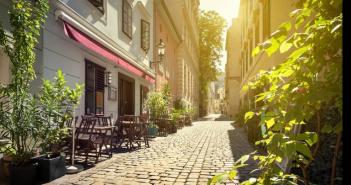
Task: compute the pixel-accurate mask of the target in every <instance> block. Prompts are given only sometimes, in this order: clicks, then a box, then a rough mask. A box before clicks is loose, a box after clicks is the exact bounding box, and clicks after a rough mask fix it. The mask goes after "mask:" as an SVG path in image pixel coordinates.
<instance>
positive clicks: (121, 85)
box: [118, 73, 135, 115]
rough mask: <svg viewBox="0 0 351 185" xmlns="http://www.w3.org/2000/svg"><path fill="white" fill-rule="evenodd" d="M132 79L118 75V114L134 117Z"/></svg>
mask: <svg viewBox="0 0 351 185" xmlns="http://www.w3.org/2000/svg"><path fill="white" fill-rule="evenodd" d="M134 95H135V93H134V79H132V78H130V77H127V76H125V75H123V74H121V73H119V74H118V113H119V115H134V104H135V103H134V102H135V101H134Z"/></svg>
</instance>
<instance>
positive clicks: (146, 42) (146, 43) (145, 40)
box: [141, 20, 150, 53]
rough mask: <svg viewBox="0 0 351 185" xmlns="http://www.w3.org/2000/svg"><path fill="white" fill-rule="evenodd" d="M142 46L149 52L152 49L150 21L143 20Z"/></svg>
mask: <svg viewBox="0 0 351 185" xmlns="http://www.w3.org/2000/svg"><path fill="white" fill-rule="evenodd" d="M141 48H142V49H143V50H144V51H145V53H147V52H148V51H149V49H150V23H149V22H147V21H144V20H141Z"/></svg>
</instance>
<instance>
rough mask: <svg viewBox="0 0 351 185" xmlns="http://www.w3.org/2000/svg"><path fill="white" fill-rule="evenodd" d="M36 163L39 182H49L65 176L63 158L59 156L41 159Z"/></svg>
mask: <svg viewBox="0 0 351 185" xmlns="http://www.w3.org/2000/svg"><path fill="white" fill-rule="evenodd" d="M38 163H39V167H38V173H39V174H38V175H39V181H40V182H50V181H52V180H55V179H57V178H59V177H62V176H64V175H65V174H66V166H65V158H64V157H63V156H61V155H55V156H53V157H50V158H49V157H42V158H40V159H39V161H38Z"/></svg>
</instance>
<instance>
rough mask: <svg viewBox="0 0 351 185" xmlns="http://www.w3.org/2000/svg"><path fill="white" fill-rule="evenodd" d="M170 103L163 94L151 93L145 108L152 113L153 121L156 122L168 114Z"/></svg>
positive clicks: (148, 95)
mask: <svg viewBox="0 0 351 185" xmlns="http://www.w3.org/2000/svg"><path fill="white" fill-rule="evenodd" d="M168 106H169V102H168V101H167V97H165V95H164V94H163V93H162V92H149V93H148V94H147V98H146V100H145V103H144V107H145V108H146V109H147V110H149V111H150V116H151V119H153V120H154V122H155V120H156V119H157V118H159V117H161V116H162V115H165V114H167V112H168Z"/></svg>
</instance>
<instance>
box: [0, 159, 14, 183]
mask: <svg viewBox="0 0 351 185" xmlns="http://www.w3.org/2000/svg"><path fill="white" fill-rule="evenodd" d="M11 161H12V157H11V156H9V155H6V154H4V156H3V157H2V159H1V168H2V171H3V172H4V176H5V177H8V176H9V175H10V169H9V165H10V163H11Z"/></svg>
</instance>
